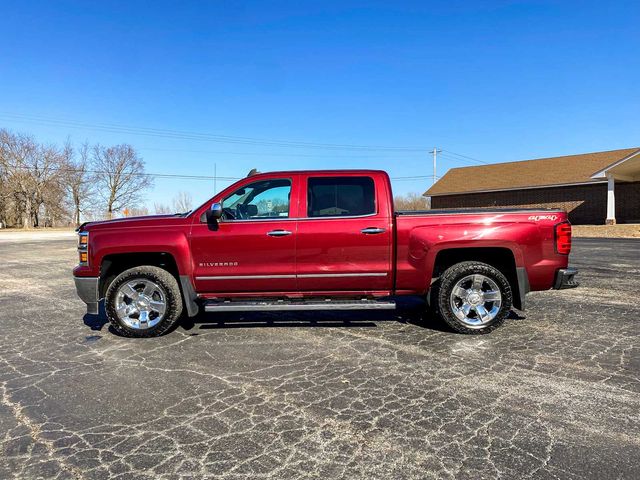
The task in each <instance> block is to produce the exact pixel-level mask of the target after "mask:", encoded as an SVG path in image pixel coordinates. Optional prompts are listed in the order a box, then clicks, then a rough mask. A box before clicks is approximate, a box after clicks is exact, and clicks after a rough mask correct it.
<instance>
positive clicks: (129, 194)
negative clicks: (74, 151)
mask: <svg viewBox="0 0 640 480" xmlns="http://www.w3.org/2000/svg"><path fill="white" fill-rule="evenodd" d="M93 163H94V166H95V170H96V173H97V175H96V182H95V184H96V187H97V189H98V192H99V194H100V195H101V197H102V198H103V200H104V201H105V204H106V211H107V217H108V218H113V214H114V213H115V212H119V211H121V210H122V209H123V208H125V207H132V206H134V204H135V203H136V202H139V201H140V199H141V196H142V191H143V190H144V189H145V188H148V187H150V186H151V185H152V184H153V180H152V179H151V177H149V176H147V175H145V174H144V161H143V160H142V158H140V157H139V156H138V154H137V152H136V151H135V149H134V148H133V147H132V146H131V145H127V144H122V145H116V146H113V147H103V146H101V145H96V146H95V147H94V148H93Z"/></svg>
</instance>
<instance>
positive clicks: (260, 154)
mask: <svg viewBox="0 0 640 480" xmlns="http://www.w3.org/2000/svg"><path fill="white" fill-rule="evenodd" d="M136 149H137V150H148V151H151V152H176V153H206V154H209V155H246V156H254V157H294V158H298V157H308V158H390V157H393V156H395V155H413V156H416V157H417V156H418V155H417V153H413V151H411V152H391V153H386V154H382V155H380V154H379V155H373V154H370V153H369V154H366V155H340V154H338V155H322V154H318V155H317V154H314V153H278V152H225V151H215V150H184V149H180V148H155V147H136ZM420 153H423V152H420Z"/></svg>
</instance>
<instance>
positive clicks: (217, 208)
mask: <svg viewBox="0 0 640 480" xmlns="http://www.w3.org/2000/svg"><path fill="white" fill-rule="evenodd" d="M220 217H222V204H220V203H217V202H216V203H213V204H211V218H215V219H216V220H218V219H220Z"/></svg>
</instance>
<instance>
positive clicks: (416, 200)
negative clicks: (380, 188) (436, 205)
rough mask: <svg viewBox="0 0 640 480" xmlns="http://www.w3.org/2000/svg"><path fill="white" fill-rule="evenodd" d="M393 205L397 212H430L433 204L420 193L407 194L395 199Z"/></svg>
mask: <svg viewBox="0 0 640 480" xmlns="http://www.w3.org/2000/svg"><path fill="white" fill-rule="evenodd" d="M393 205H394V207H395V209H396V210H429V209H430V208H431V202H430V201H429V199H428V198H427V197H423V196H422V195H420V194H418V193H414V192H411V193H407V194H406V195H396V196H395V197H393Z"/></svg>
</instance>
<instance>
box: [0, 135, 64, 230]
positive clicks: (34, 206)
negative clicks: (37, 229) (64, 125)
mask: <svg viewBox="0 0 640 480" xmlns="http://www.w3.org/2000/svg"><path fill="white" fill-rule="evenodd" d="M63 160H64V156H63V154H62V152H61V151H60V149H59V148H57V147H55V146H45V145H39V144H38V143H36V141H35V140H34V139H33V138H32V137H30V136H28V135H23V134H15V133H11V132H9V131H8V130H0V170H1V171H2V185H1V187H2V193H1V195H2V208H3V211H4V213H3V215H4V216H5V217H6V216H8V215H11V216H12V217H13V219H12V220H13V222H14V223H15V224H19V225H21V226H22V227H23V228H31V227H33V226H40V224H41V221H40V220H41V219H43V217H44V219H45V221H44V222H43V223H44V224H52V223H54V222H56V221H58V220H60V219H62V218H63V217H64V216H65V215H66V211H65V208H64V207H65V205H64V187H63V184H62V179H63V177H64V175H63V173H62V171H61V167H62V165H63ZM7 223H8V222H7Z"/></svg>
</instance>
